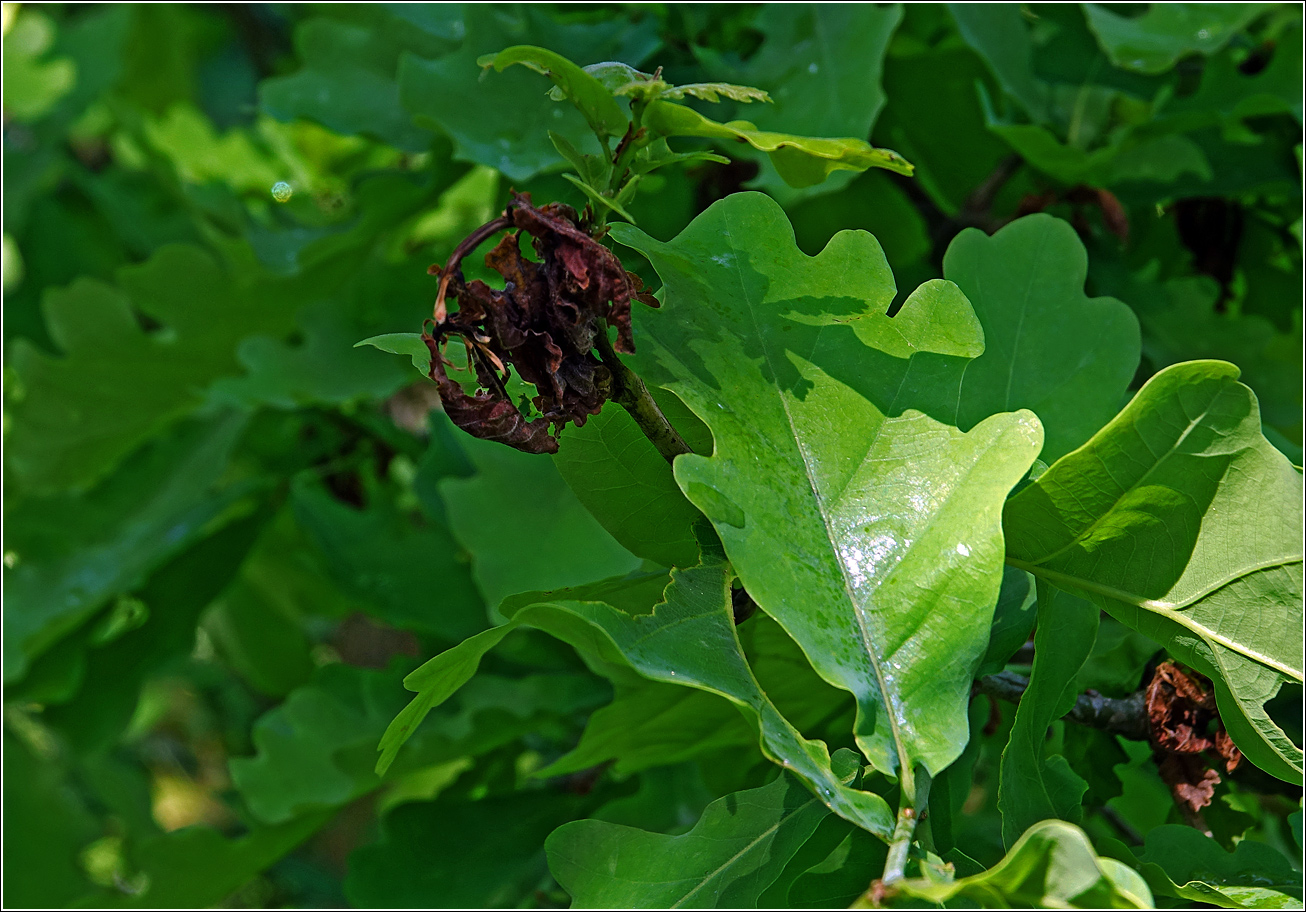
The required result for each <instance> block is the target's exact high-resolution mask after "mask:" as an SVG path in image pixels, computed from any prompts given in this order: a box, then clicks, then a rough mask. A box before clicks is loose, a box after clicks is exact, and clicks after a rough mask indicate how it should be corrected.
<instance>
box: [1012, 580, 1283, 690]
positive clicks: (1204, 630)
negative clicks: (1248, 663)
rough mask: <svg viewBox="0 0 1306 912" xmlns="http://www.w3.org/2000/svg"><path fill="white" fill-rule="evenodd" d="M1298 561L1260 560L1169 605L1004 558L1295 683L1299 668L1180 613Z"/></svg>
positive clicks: (1051, 581)
mask: <svg viewBox="0 0 1306 912" xmlns="http://www.w3.org/2000/svg"><path fill="white" fill-rule="evenodd" d="M1300 562H1301V558H1300V557H1297V556H1291V557H1282V558H1273V559H1271V560H1268V561H1262V562H1261V563H1259V564H1256V565H1255V566H1252V567H1250V568H1248V569H1246V570H1245V571H1240V572H1239V573H1238V574H1237V575H1236V576H1232V577H1229V578H1227V579H1225V580H1224V581H1222V582H1221V583H1220V584H1218V585H1216V586H1214V587H1212V588H1210V589H1207V590H1205V591H1203V592H1202V593H1200V594H1199V595H1196V596H1194V597H1192V598H1190V599H1185V600H1184V601H1183V602H1181V603H1178V604H1172V603H1170V602H1165V601H1160V600H1157V599H1149V598H1146V597H1145V596H1142V595H1139V594H1138V593H1136V592H1129V591H1128V590H1125V589H1117V588H1116V587H1114V586H1108V585H1106V584H1104V583H1097V582H1094V581H1093V580H1090V579H1085V578H1084V577H1081V576H1074V575H1073V574H1070V573H1062V572H1061V571H1059V570H1050V569H1048V568H1047V567H1040V566H1038V565H1037V564H1032V563H1029V562H1027V561H1022V560H1019V559H1018V558H1014V557H1008V558H1007V563H1008V564H1010V565H1011V566H1013V567H1015V568H1016V569H1018V570H1025V571H1027V572H1029V573H1032V574H1034V575H1035V576H1041V577H1043V578H1044V579H1046V580H1047V581H1048V582H1050V583H1057V584H1059V585H1061V586H1062V587H1063V588H1066V587H1069V588H1074V589H1079V590H1080V591H1082V592H1088V593H1092V594H1093V595H1100V596H1102V597H1104V598H1109V599H1113V600H1114V601H1117V602H1122V603H1124V604H1126V605H1132V606H1133V607H1135V608H1141V609H1142V610H1144V611H1147V612H1150V613H1151V614H1155V615H1157V616H1159V617H1164V618H1166V619H1167V620H1169V621H1172V622H1173V623H1175V624H1178V625H1179V626H1181V627H1184V628H1185V629H1187V630H1190V631H1192V632H1193V633H1195V634H1197V635H1198V636H1199V637H1201V638H1202V639H1204V640H1206V641H1208V642H1211V643H1218V644H1219V645H1221V646H1223V647H1224V648H1226V649H1228V650H1230V651H1231V652H1234V653H1236V654H1238V655H1241V656H1243V657H1244V658H1247V659H1250V660H1252V661H1253V662H1259V663H1260V664H1262V665H1264V666H1266V667H1267V668H1272V669H1274V670H1275V671H1277V672H1279V673H1280V674H1282V675H1285V676H1287V677H1289V678H1291V679H1292V680H1294V681H1301V680H1302V671H1301V670H1300V669H1296V668H1293V667H1292V666H1290V665H1287V664H1285V663H1283V662H1280V661H1279V660H1278V659H1274V658H1271V657H1270V656H1266V655H1262V654H1261V653H1259V652H1257V651H1256V650H1254V649H1252V648H1251V647H1249V646H1245V645H1243V644H1241V643H1237V642H1235V641H1233V640H1231V639H1229V638H1228V637H1226V636H1224V635H1223V634H1221V633H1217V632H1216V631H1214V630H1212V629H1210V628H1209V627H1207V626H1205V625H1204V624H1201V623H1199V622H1198V621H1195V620H1193V619H1192V618H1191V617H1189V616H1188V615H1187V614H1186V613H1185V612H1184V611H1183V609H1184V608H1187V607H1190V606H1192V605H1194V604H1196V603H1197V602H1200V601H1201V600H1203V599H1205V598H1208V597H1210V596H1211V595H1213V594H1214V593H1216V592H1218V591H1219V590H1220V589H1223V588H1225V587H1226V586H1228V585H1231V584H1232V583H1233V582H1235V581H1237V580H1239V579H1241V578H1242V577H1244V576H1249V575H1251V574H1252V573H1257V572H1260V571H1261V570H1267V569H1272V568H1274V567H1282V566H1288V565H1290V564H1294V563H1300Z"/></svg>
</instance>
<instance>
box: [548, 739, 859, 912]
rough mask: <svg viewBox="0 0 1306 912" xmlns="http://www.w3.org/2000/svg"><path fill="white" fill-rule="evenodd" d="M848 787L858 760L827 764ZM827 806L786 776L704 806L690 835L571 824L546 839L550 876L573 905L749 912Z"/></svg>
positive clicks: (845, 756)
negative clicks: (738, 911)
mask: <svg viewBox="0 0 1306 912" xmlns="http://www.w3.org/2000/svg"><path fill="white" fill-rule="evenodd" d="M833 764H834V769H835V771H836V772H835V774H836V775H838V776H839V777H840V779H841V780H843V781H847V782H852V781H853V780H854V779H855V777H856V775H857V772H858V764H857V758H856V754H854V753H853V752H852V751H849V750H844V751H841V752H840V753H839V754H836V755H835V756H834V758H833ZM828 814H829V810H828V809H827V808H826V807H825V805H823V804H822V803H821V802H820V801H818V800H817V799H816V798H815V797H813V796H812V794H811V792H809V791H808V790H807V789H805V788H803V786H802V784H801V783H800V782H799V781H798V780H797V779H796V778H795V777H793V776H789V775H781V776H780V777H779V778H778V779H776V780H775V781H774V782H772V783H770V784H769V785H764V786H762V787H761V788H756V789H749V790H747V791H743V792H735V793H733V794H731V795H726V796H725V797H724V798H718V799H717V800H716V801H713V802H712V803H711V804H709V805H708V806H707V808H706V809H704V811H703V816H702V817H700V818H699V820H698V822H697V823H696V824H694V828H693V829H692V830H690V831H689V832H688V833H683V834H681V835H679V836H666V835H663V834H661V833H649V832H646V831H644V830H639V829H635V828H634V827H627V826H621V825H619V824H615V823H607V822H605V821H602V820H576V821H573V822H571V823H568V824H564V825H563V826H561V827H559V828H558V829H557V830H555V831H554V832H553V834H552V835H550V836H549V838H548V841H547V842H546V843H545V849H546V850H547V851H548V854H549V870H550V871H552V872H553V876H554V877H555V878H557V880H558V883H559V884H561V885H562V888H563V889H564V890H566V891H567V892H568V893H570V894H571V898H572V904H573V906H574V907H576V908H582V909H586V908H598V909H603V908H609V909H629V908H671V909H717V908H750V907H752V906H754V905H756V903H757V898H758V896H760V895H761V893H762V891H764V890H765V889H766V888H767V887H769V886H770V885H771V883H772V882H773V881H774V880H775V879H776V878H777V877H779V876H780V873H781V871H782V869H783V868H784V865H785V863H786V862H787V861H788V860H789V859H790V858H791V857H793V855H794V854H795V853H796V852H797V851H798V850H799V849H800V848H801V847H802V845H803V844H804V843H805V842H806V841H807V840H808V838H810V837H811V835H812V833H813V832H814V831H815V830H816V828H817V826H818V825H819V824H820V823H821V821H822V820H823V819H825V817H826V816H827V815H828Z"/></svg>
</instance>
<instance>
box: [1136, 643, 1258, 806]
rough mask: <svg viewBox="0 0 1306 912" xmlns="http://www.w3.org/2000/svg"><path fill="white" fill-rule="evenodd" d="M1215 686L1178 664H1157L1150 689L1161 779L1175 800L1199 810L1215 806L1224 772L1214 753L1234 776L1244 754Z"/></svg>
mask: <svg viewBox="0 0 1306 912" xmlns="http://www.w3.org/2000/svg"><path fill="white" fill-rule="evenodd" d="M1209 684H1210V682H1209V681H1207V680H1206V679H1205V678H1204V677H1202V676H1201V675H1199V674H1198V673H1197V672H1185V671H1182V670H1180V668H1179V667H1178V666H1177V665H1175V664H1174V663H1173V662H1163V663H1161V664H1160V665H1158V666H1157V668H1156V672H1155V673H1154V674H1153V675H1152V680H1151V682H1150V683H1149V684H1148V685H1147V694H1146V705H1147V717H1148V721H1149V722H1150V723H1151V729H1152V751H1153V754H1154V756H1155V757H1156V763H1157V769H1158V771H1159V772H1160V774H1161V778H1162V779H1164V780H1165V782H1166V784H1167V785H1169V786H1170V791H1171V792H1172V793H1173V794H1174V798H1175V801H1177V802H1178V803H1179V804H1180V805H1181V806H1186V807H1188V808H1189V809H1190V810H1191V811H1193V812H1196V811H1198V810H1200V809H1201V808H1204V807H1206V806H1207V805H1208V804H1210V803H1211V798H1212V797H1213V795H1214V794H1215V786H1216V785H1218V784H1219V783H1220V774H1219V773H1218V772H1216V771H1215V770H1214V769H1211V768H1210V763H1209V762H1208V758H1207V757H1205V756H1203V755H1204V754H1205V753H1206V752H1207V751H1211V752H1212V753H1214V754H1215V755H1216V756H1218V757H1219V758H1220V759H1222V760H1223V761H1224V767H1225V771H1226V772H1233V770H1234V768H1235V767H1236V766H1237V765H1238V762H1239V761H1240V760H1241V759H1242V754H1241V753H1240V752H1239V751H1238V748H1237V747H1235V746H1234V743H1233V740H1232V739H1231V738H1230V737H1229V735H1228V733H1227V732H1225V730H1224V726H1223V724H1222V722H1221V721H1220V713H1219V710H1218V708H1217V707H1216V703H1215V695H1214V693H1213V692H1212V691H1211V688H1210V686H1209Z"/></svg>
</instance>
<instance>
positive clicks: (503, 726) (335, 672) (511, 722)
mask: <svg viewBox="0 0 1306 912" xmlns="http://www.w3.org/2000/svg"><path fill="white" fill-rule="evenodd" d="M409 667H410V668H411V667H412V666H411V664H410V665H409ZM400 677H401V674H400V672H399V671H398V670H396V669H391V670H388V671H374V670H371V669H366V668H357V667H355V666H352V665H340V664H337V665H327V666H325V667H323V668H321V669H319V671H318V673H317V676H316V677H315V678H314V680H313V681H312V682H310V683H309V684H306V685H304V686H303V687H300V688H297V689H296V690H294V691H293V692H292V693H291V694H290V696H289V697H287V698H286V700H285V701H284V702H283V703H281V704H280V705H278V706H276V707H275V708H273V709H272V710H270V711H269V712H267V713H266V714H264V715H263V716H262V717H261V718H260V719H259V720H258V721H257V722H255V723H254V728H253V733H252V738H253V742H254V747H255V749H256V751H257V753H256V754H255V755H254V756H253V757H234V758H232V759H231V761H230V764H229V765H230V769H231V778H232V781H233V782H234V783H235V786H236V789H237V790H238V791H239V792H240V794H241V796H242V797H243V798H244V800H245V802H246V804H247V805H248V807H249V809H250V811H251V812H252V813H253V815H254V817H255V818H257V819H258V820H259V821H261V822H263V823H265V824H271V825H276V824H281V823H285V822H287V821H289V820H293V819H294V818H295V817H297V816H299V815H302V814H306V813H310V812H314V811H318V810H321V809H324V808H337V807H340V806H341V805H344V804H346V803H348V802H350V801H353V800H354V799H356V798H359V797H361V796H363V795H366V794H368V793H369V792H372V791H374V790H375V789H377V788H380V787H381V779H380V777H379V776H378V775H377V774H376V773H375V772H374V770H373V768H372V767H373V764H372V761H371V756H370V755H371V747H372V746H373V745H375V744H376V740H377V738H379V737H380V736H381V733H382V732H383V731H384V730H385V727H386V724H387V722H388V721H389V720H390V719H391V718H392V717H393V716H394V714H395V713H396V712H398V711H399V709H400V707H401V706H402V705H403V691H402V689H401V688H400V687H399V686H398V685H399V678H400ZM596 683H597V684H599V685H602V682H595V681H594V680H593V679H592V678H590V677H589V676H587V675H574V674H571V675H561V674H558V675H555V674H550V675H530V676H528V677H524V678H501V677H497V676H493V675H482V676H480V677H479V678H477V680H476V681H474V682H472V683H471V684H469V685H468V686H467V687H466V688H465V689H464V690H463V691H462V692H461V693H459V694H458V697H457V699H456V700H455V701H454V703H453V704H451V705H450V706H448V707H445V708H444V709H443V710H442V711H441V712H440V713H437V714H436V715H435V716H433V717H431V718H430V719H429V721H428V723H427V725H426V726H424V727H423V728H422V729H421V730H420V731H418V732H417V733H416V734H415V735H414V736H413V740H412V746H411V748H410V750H409V751H408V752H407V754H406V755H405V756H404V758H403V759H402V760H401V761H400V763H399V764H398V766H397V767H396V770H399V769H402V770H403V771H409V770H413V769H417V768H420V767H424V766H429V765H432V764H436V763H443V762H448V761H450V760H456V759H458V758H459V757H466V756H477V755H479V754H483V753H485V752H487V751H490V750H492V749H494V748H496V747H500V746H502V745H504V744H506V743H508V742H510V741H513V740H516V739H517V738H520V737H521V736H522V735H523V734H525V733H526V732H529V731H536V730H538V729H539V728H540V727H541V725H543V724H546V723H547V722H548V721H549V720H556V719H558V718H560V717H566V716H569V715H572V714H574V713H576V712H582V711H585V710H588V709H590V708H591V707H593V706H594V705H595V704H597V703H601V702H602V701H603V700H604V699H606V693H605V691H606V688H605V687H603V686H598V687H596V686H595V685H596Z"/></svg>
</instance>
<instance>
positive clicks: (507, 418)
mask: <svg viewBox="0 0 1306 912" xmlns="http://www.w3.org/2000/svg"><path fill="white" fill-rule="evenodd" d="M505 228H515V229H516V231H512V230H508V232H507V233H506V234H505V235H504V236H503V237H502V238H501V239H500V240H499V242H498V244H497V245H495V247H494V248H493V249H492V250H490V252H489V253H487V254H486V255H485V264H486V265H487V266H489V267H490V268H491V269H493V270H494V271H496V272H498V273H499V274H500V275H501V276H503V279H504V288H503V290H502V291H500V290H498V289H494V288H491V287H490V286H489V285H487V284H485V283H484V282H482V281H480V280H475V281H472V282H466V281H465V280H464V279H463V275H462V271H461V269H460V268H459V262H460V260H461V257H462V255H464V254H465V253H467V252H470V249H471V248H472V247H474V246H475V245H476V244H477V243H479V242H480V241H481V240H484V239H485V238H486V237H488V236H490V235H492V234H493V233H495V231H496V230H501V229H505ZM522 232H525V233H526V234H527V235H528V236H529V237H530V238H531V244H532V247H533V249H534V251H535V253H536V255H537V256H538V258H539V262H535V261H533V260H531V259H528V258H527V257H525V256H523V254H522V251H521V234H522ZM464 247H465V248H466V249H464ZM431 271H432V272H433V273H436V274H439V275H440V277H441V282H440V288H441V294H440V297H439V298H438V299H437V302H436V308H435V320H434V321H433V322H434V327H433V329H432V330H431V332H429V333H424V334H423V336H422V338H423V340H425V341H426V344H427V347H428V348H429V349H430V350H431V370H430V376H431V379H432V380H434V381H435V382H436V383H437V384H438V386H439V390H440V398H441V400H442V401H443V403H444V408H445V412H446V413H447V414H448V415H449V417H450V419H452V420H453V422H454V423H455V424H456V425H458V426H459V427H461V428H462V429H463V430H465V431H467V432H468V433H469V434H472V435H473V436H476V437H482V438H484V439H487V440H497V441H499V442H500V443H505V444H507V445H508V446H511V447H515V448H516V449H519V450H523V451H525V452H527V453H555V452H557V450H558V441H557V434H558V433H559V432H560V431H561V430H562V428H563V427H564V426H566V424H567V422H569V421H570V422H573V423H575V424H577V425H583V424H584V423H585V421H586V419H587V418H588V417H589V416H590V415H597V414H598V413H599V410H600V409H602V408H603V403H605V402H606V401H607V400H608V399H609V398H610V396H611V394H612V374H611V372H610V371H609V369H608V368H607V367H606V366H604V364H603V363H602V361H601V360H600V359H599V358H598V357H596V356H595V355H594V348H595V344H596V341H599V334H600V333H606V332H607V327H608V326H615V327H616V329H617V339H616V343H615V344H614V346H613V348H614V349H615V350H616V351H618V352H625V353H632V352H634V351H635V341H634V338H633V336H632V332H631V325H630V305H631V300H632V299H637V300H640V301H642V302H643V303H645V304H649V305H650V306H653V307H656V306H657V300H656V299H654V298H653V297H652V296H651V295H649V294H647V293H645V292H644V290H643V284H642V283H641V282H640V281H639V279H638V278H636V277H635V276H632V275H630V274H629V273H627V272H626V271H625V269H623V268H622V266H621V263H620V261H618V260H617V258H616V257H615V256H614V255H613V254H612V252H611V251H610V250H608V249H607V248H606V247H604V246H603V245H602V244H600V243H598V242H597V241H596V240H594V239H593V238H592V237H590V236H589V235H588V234H586V233H585V232H584V231H583V230H581V228H580V227H579V219H578V218H577V216H576V213H575V211H574V210H572V209H571V208H570V207H569V206H566V205H563V204H561V203H549V204H547V205H545V206H542V207H540V208H538V209H537V208H536V207H535V206H533V205H532V204H531V198H530V195H529V194H526V193H517V194H514V196H513V201H512V202H511V203H509V204H508V207H507V209H506V210H505V212H504V215H503V217H501V218H499V219H496V220H495V221H494V222H491V223H489V224H487V225H486V226H483V228H482V229H478V231H477V232H473V234H472V235H471V236H469V238H468V240H467V241H466V242H464V244H462V245H459V250H458V251H456V253H455V256H454V257H451V258H450V261H449V263H448V264H446V266H445V268H444V269H443V270H441V269H439V268H438V267H432V270H431ZM448 299H455V300H456V301H457V302H458V309H457V310H456V311H454V312H452V313H450V312H448V311H447V308H446V301H447V300H448ZM455 337H457V338H458V339H459V340H460V341H461V342H462V344H463V345H464V346H465V347H466V349H467V354H468V364H469V366H471V368H472V370H473V371H474V373H475V377H476V380H477V389H476V392H475V393H474V394H470V395H469V394H468V393H467V392H466V391H465V390H464V389H463V387H462V385H461V384H459V383H458V382H457V381H455V380H454V379H452V378H450V377H449V375H448V373H447V372H446V370H445V368H446V366H447V365H449V364H450V363H451V362H449V361H447V360H446V358H445V357H444V351H443V350H444V347H445V345H446V344H448V343H449V342H450V341H451V340H452V339H453V338H455ZM512 369H515V370H516V371H517V375H518V376H519V377H520V378H521V379H522V380H523V381H525V382H526V383H529V384H531V385H532V386H534V387H535V390H536V393H537V395H536V396H535V397H534V398H533V399H532V400H531V402H532V404H533V405H534V406H535V408H536V409H538V410H539V413H540V416H539V417H538V418H535V419H534V420H527V418H526V417H525V416H524V415H522V413H521V411H520V410H519V409H518V407H517V406H516V405H514V404H513V402H512V401H511V400H510V399H509V397H508V394H507V391H506V388H505V384H506V382H507V380H508V378H509V376H510V375H509V373H508V372H509V371H511V370H512ZM500 372H503V376H500ZM550 427H552V429H553V431H552V433H550Z"/></svg>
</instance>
